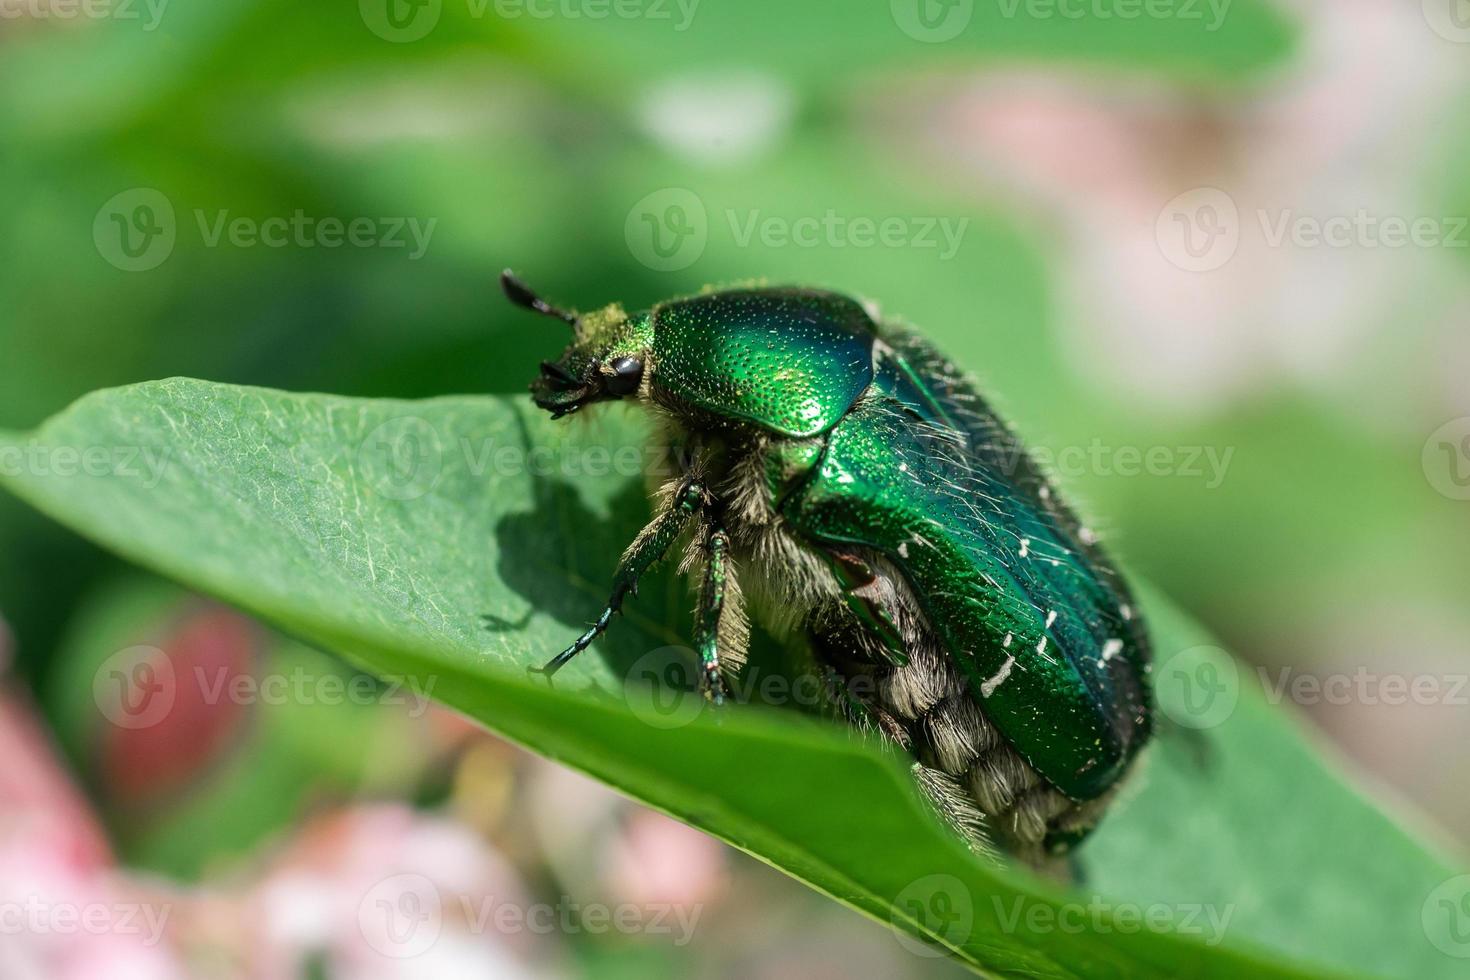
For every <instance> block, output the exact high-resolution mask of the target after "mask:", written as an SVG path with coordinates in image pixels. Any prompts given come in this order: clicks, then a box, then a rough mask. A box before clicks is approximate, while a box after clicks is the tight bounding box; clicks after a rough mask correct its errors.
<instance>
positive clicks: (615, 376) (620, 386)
mask: <svg viewBox="0 0 1470 980" xmlns="http://www.w3.org/2000/svg"><path fill="white" fill-rule="evenodd" d="M608 367H610V368H612V374H611V375H608V376H607V377H606V381H605V385H606V387H607V392H608V394H610V395H620V396H621V395H631V394H632V393H633V392H635V391H637V390H638V385H639V384H640V383H641V382H642V381H643V362H642V361H640V360H639V359H638V358H636V357H620V358H618V359H617V360H615V361H613V362H612V363H611V364H609V365H608Z"/></svg>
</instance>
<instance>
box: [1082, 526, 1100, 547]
mask: <svg viewBox="0 0 1470 980" xmlns="http://www.w3.org/2000/svg"><path fill="white" fill-rule="evenodd" d="M1077 537H1079V538H1081V539H1082V543H1083V544H1097V532H1096V531H1094V530H1093V529H1092V528H1090V527H1084V528H1080V529H1079V530H1078V531H1077Z"/></svg>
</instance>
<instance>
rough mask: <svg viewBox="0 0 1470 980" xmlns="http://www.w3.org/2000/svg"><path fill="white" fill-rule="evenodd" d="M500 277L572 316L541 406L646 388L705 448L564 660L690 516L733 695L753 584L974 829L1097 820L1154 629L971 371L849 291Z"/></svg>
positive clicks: (712, 657) (684, 437)
mask: <svg viewBox="0 0 1470 980" xmlns="http://www.w3.org/2000/svg"><path fill="white" fill-rule="evenodd" d="M501 281H502V285H503V287H504V289H505V292H506V295H507V296H508V297H509V298H510V299H511V300H512V301H513V302H515V303H516V304H518V305H520V306H524V307H526V308H528V309H532V310H535V311H537V312H539V313H542V314H545V315H548V316H554V317H557V318H559V319H561V320H564V321H565V322H566V323H568V324H569V325H570V326H571V327H572V329H573V331H574V333H575V337H574V339H573V341H572V344H571V346H569V347H568V348H567V349H566V352H565V353H564V354H563V355H562V357H561V359H560V360H558V361H555V362H544V363H543V364H542V365H541V375H540V377H538V378H537V379H536V380H535V381H534V382H533V383H532V385H531V391H532V395H533V397H534V399H535V402H536V404H537V405H538V406H540V407H541V408H543V409H546V410H548V411H550V412H551V413H552V415H553V416H554V417H561V416H563V415H567V414H570V413H572V412H576V411H580V410H581V409H583V408H585V407H586V406H588V405H591V404H594V403H596V402H601V401H607V400H609V399H634V400H636V401H638V402H639V403H640V404H642V405H644V406H646V407H647V408H648V409H649V410H651V412H652V413H653V415H654V416H655V417H656V419H657V420H658V423H659V424H660V425H661V426H662V427H663V429H664V434H665V435H666V437H667V438H668V439H669V440H670V442H669V443H668V444H669V445H671V446H678V447H680V450H681V458H682V459H684V460H686V462H687V467H686V472H684V473H683V474H681V475H680V476H678V477H676V478H674V479H673V480H671V481H669V482H668V483H667V485H665V486H664V487H662V488H661V490H660V491H659V492H658V493H657V494H656V499H655V502H654V503H655V514H654V517H653V520H652V521H651V522H650V523H649V525H648V526H647V527H646V528H644V530H643V531H642V533H640V534H639V535H638V537H637V538H636V539H635V540H634V541H633V543H632V544H631V545H630V546H629V548H628V550H627V551H626V552H625V553H624V555H623V557H622V561H621V563H620V564H619V567H618V570H617V573H616V578H615V581H614V585H613V590H612V597H611V598H610V599H609V600H608V603H607V606H606V608H605V609H604V610H603V612H602V614H601V615H600V616H599V617H598V618H597V620H596V621H595V622H594V623H593V625H592V626H591V627H590V628H589V629H588V630H587V631H586V632H585V633H583V634H582V635H581V636H580V637H578V638H577V640H576V641H575V642H574V643H573V644H572V645H571V646H569V647H568V648H567V649H566V650H564V651H563V652H562V653H561V654H559V655H558V656H557V657H556V658H555V659H553V660H552V661H551V662H550V663H549V664H548V665H547V666H546V668H545V672H547V673H553V672H555V671H556V670H557V669H558V668H560V667H561V666H562V665H564V664H565V663H567V662H568V661H569V660H571V659H572V658H573V657H575V656H576V655H577V654H578V653H580V652H581V651H582V650H584V649H586V648H587V646H588V645H589V644H591V643H592V641H593V640H594V639H595V638H596V637H597V636H598V635H600V634H601V633H602V632H603V631H604V630H605V629H606V628H607V626H608V623H609V622H610V620H611V618H612V615H613V614H614V613H615V612H618V611H619V609H620V608H621V606H622V603H623V600H624V598H625V597H626V596H627V594H628V593H630V592H633V591H635V590H636V586H637V583H638V579H639V576H640V575H642V574H643V573H644V572H645V571H647V570H648V569H649V568H650V567H651V566H652V565H654V564H655V563H656V562H658V561H659V560H660V559H662V558H663V557H664V555H665V553H666V552H668V551H669V549H670V548H671V547H673V546H674V544H675V543H676V542H678V541H679V540H680V539H681V538H684V537H685V536H686V535H687V536H688V545H687V546H686V563H687V567H690V568H697V569H700V570H701V573H702V582H701V587H700V589H699V598H698V607H697V610H696V616H695V630H696V636H695V646H696V648H697V652H698V656H699V659H700V678H701V685H702V689H703V690H704V692H705V694H706V696H707V697H708V698H710V699H711V700H712V701H714V702H716V703H722V702H723V701H724V700H725V699H726V697H727V696H728V689H727V685H726V677H727V676H728V675H729V674H731V673H732V672H733V671H736V670H738V669H739V667H740V666H741V665H742V664H743V662H744V660H745V654H746V645H747V640H748V634H749V624H748V621H747V620H746V618H745V611H744V605H745V603H744V601H743V600H742V592H743V593H744V594H746V595H748V596H749V597H750V598H751V600H752V607H753V608H754V609H756V611H757V612H758V613H760V614H762V619H763V622H765V623H766V625H767V626H769V627H770V628H771V629H772V630H773V631H774V632H776V633H777V634H778V635H782V634H790V633H791V632H793V631H795V632H797V633H799V634H800V635H802V636H804V637H805V638H806V639H807V640H808V641H809V642H810V644H811V648H812V652H813V654H814V657H815V659H816V660H817V662H818V663H819V664H821V665H822V667H823V670H824V671H825V672H826V674H827V680H828V682H829V689H830V690H831V692H832V695H833V697H832V700H833V703H834V705H836V706H838V707H839V708H840V710H841V711H842V713H843V714H844V715H845V716H846V717H847V718H848V719H849V720H850V721H852V722H854V723H856V724H859V725H862V726H871V727H872V728H875V729H877V730H878V731H880V732H882V733H883V734H884V735H885V736H887V737H889V738H892V739H893V740H894V741H895V742H897V743H898V744H900V745H901V746H903V747H904V748H905V749H906V750H908V751H909V752H910V753H911V754H912V755H913V757H914V759H915V765H914V769H915V773H916V775H917V777H918V779H919V782H920V784H921V785H922V786H923V788H924V789H925V790H926V791H927V792H928V794H929V796H930V797H931V799H933V800H934V802H935V804H936V806H937V808H938V810H939V812H940V813H941V815H942V816H943V817H945V818H946V819H947V820H948V821H949V822H950V823H951V824H952V825H953V826H955V827H956V828H957V829H958V830H960V831H961V832H962V833H964V834H965V835H966V836H967V837H968V838H969V839H970V841H971V842H972V843H973V844H974V845H975V846H977V847H980V848H984V847H987V846H988V845H989V843H990V842H995V843H998V844H1000V845H1001V846H1003V847H1005V848H1006V849H1007V850H1008V851H1010V852H1011V853H1013V854H1016V855H1018V856H1020V857H1022V858H1023V859H1026V860H1029V861H1031V862H1032V863H1036V864H1041V863H1044V862H1046V861H1047V860H1049V856H1051V855H1058V854H1064V853H1065V852H1067V851H1068V850H1069V849H1070V848H1071V847H1072V846H1074V845H1075V844H1076V843H1077V842H1079V841H1080V840H1081V839H1082V838H1083V837H1084V836H1085V835H1086V834H1087V832H1088V831H1089V830H1090V829H1091V828H1092V827H1093V826H1094V825H1095V824H1096V823H1097V821H1098V819H1099V817H1100V816H1101V814H1102V812H1103V810H1104V809H1105V807H1106V806H1107V804H1108V802H1109V800H1110V798H1111V797H1112V795H1113V794H1114V792H1115V791H1116V788H1117V787H1118V785H1119V782H1120V780H1121V778H1122V777H1123V775H1124V774H1125V772H1126V771H1127V770H1128V768H1129V766H1130V763H1131V762H1132V761H1133V759H1134V758H1135V757H1136V756H1137V754H1138V752H1139V750H1140V749H1141V747H1142V746H1143V745H1144V743H1145V742H1146V741H1147V740H1148V737H1149V734H1150V730H1151V727H1152V711H1151V700H1150V690H1149V684H1148V682H1147V678H1146V675H1147V674H1148V672H1149V648H1148V637H1147V634H1146V632H1145V629H1144V625H1143V623H1142V622H1141V620H1140V618H1139V616H1138V613H1137V611H1136V604H1135V602H1134V600H1133V598H1132V597H1131V595H1130V593H1129V591H1128V588H1127V586H1126V584H1125V583H1124V582H1123V580H1122V578H1121V577H1120V576H1119V574H1118V572H1117V571H1116V570H1115V569H1114V567H1113V566H1112V565H1111V564H1110V563H1109V561H1108V560H1107V558H1106V557H1105V556H1104V555H1103V553H1102V552H1101V550H1100V549H1099V548H1098V546H1097V543H1096V540H1095V537H1094V535H1093V534H1092V532H1091V531H1089V530H1088V528H1087V527H1085V526H1084V525H1083V524H1082V523H1081V522H1079V521H1078V519H1077V518H1076V517H1075V516H1074V515H1073V513H1072V511H1071V510H1070V509H1069V508H1068V507H1067V506H1066V504H1064V503H1063V502H1062V500H1061V499H1060V497H1059V496H1058V495H1057V493H1056V492H1055V490H1054V489H1053V488H1052V487H1051V485H1050V484H1049V483H1048V482H1047V480H1046V478H1045V477H1044V476H1043V474H1042V473H1041V471H1040V470H1039V469H1038V468H1037V467H1036V465H1035V464H1034V463H1033V462H1032V460H1031V459H1030V457H1029V456H1028V455H1027V454H1026V453H1025V451H1024V450H1023V449H1022V447H1021V446H1020V444H1019V443H1018V441H1017V439H1016V437H1015V436H1014V435H1012V433H1011V432H1010V430H1009V429H1008V428H1007V427H1006V426H1005V425H1004V423H1002V422H1001V421H1000V419H998V418H997V417H996V415H995V413H994V412H992V411H991V410H990V409H989V408H988V407H987V405H986V403H985V402H984V401H983V400H982V399H981V397H980V396H979V395H978V394H977V393H976V391H975V387H974V385H973V384H972V383H971V381H970V380H969V379H968V378H966V377H965V376H964V375H963V374H961V373H960V372H959V371H958V370H957V369H956V368H955V366H954V365H953V364H951V363H950V362H949V361H947V360H945V358H944V357H943V356H941V355H940V354H939V353H937V352H936V351H935V350H934V348H933V347H931V346H930V345H929V344H928V343H927V342H926V341H925V340H923V339H922V338H921V337H919V336H918V335H917V334H916V333H915V332H913V331H912V330H910V329H908V328H905V327H903V326H902V325H900V324H898V323H896V322H893V321H892V320H888V319H882V318H880V317H879V316H878V315H877V314H876V312H875V311H874V310H872V309H870V308H869V307H867V306H865V305H864V304H862V303H859V302H857V301H855V300H853V299H851V298H849V297H847V296H843V295H841V294H838V293H833V292H824V291H819V290H813V289H799V288H755V287H752V288H736V289H729V290H722V291H709V292H705V293H703V294H700V295H697V296H692V297H687V298H683V299H676V300H671V301H669V302H666V303H661V304H659V305H657V306H655V307H653V309H651V310H648V311H645V312H641V313H635V314H632V315H628V314H626V313H625V312H624V311H623V310H622V308H621V307H619V306H617V305H612V306H609V307H607V308H605V309H602V310H599V311H596V312H594V313H588V314H585V315H580V316H579V315H576V314H573V313H569V312H566V311H563V310H559V309H557V308H555V307H553V306H551V305H549V304H548V303H546V302H545V301H544V300H542V299H540V298H539V297H538V296H537V295H536V294H535V293H533V292H532V291H531V290H530V289H529V288H527V287H526V286H525V284H523V283H522V282H520V281H519V280H518V279H516V278H515V277H514V276H513V275H512V274H511V273H510V272H508V271H507V272H506V273H504V274H503V275H502V279H501ZM691 532H692V533H691ZM737 573H738V574H737ZM858 681H863V682H865V683H861V684H860V683H857V682H858Z"/></svg>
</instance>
